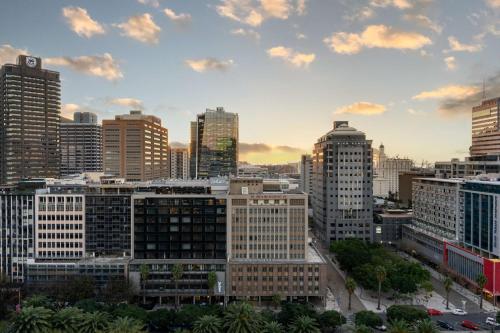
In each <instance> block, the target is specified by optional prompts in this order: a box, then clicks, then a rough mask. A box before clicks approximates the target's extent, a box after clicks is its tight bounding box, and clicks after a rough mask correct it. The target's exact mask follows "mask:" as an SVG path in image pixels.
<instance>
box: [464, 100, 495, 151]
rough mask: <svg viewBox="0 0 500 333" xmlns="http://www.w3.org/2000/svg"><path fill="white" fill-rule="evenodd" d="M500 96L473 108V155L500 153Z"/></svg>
mask: <svg viewBox="0 0 500 333" xmlns="http://www.w3.org/2000/svg"><path fill="white" fill-rule="evenodd" d="M499 121H500V97H497V98H492V99H489V100H485V101H482V103H481V105H478V106H474V107H473V108H472V146H471V149H470V154H471V156H481V155H500V124H499Z"/></svg>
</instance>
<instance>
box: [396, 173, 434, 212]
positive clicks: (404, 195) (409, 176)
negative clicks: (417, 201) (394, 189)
mask: <svg viewBox="0 0 500 333" xmlns="http://www.w3.org/2000/svg"><path fill="white" fill-rule="evenodd" d="M433 177H435V174H434V170H432V169H412V170H411V171H407V172H402V173H400V174H399V193H398V194H399V195H398V197H399V202H400V205H401V207H406V208H411V207H412V204H413V180H414V179H415V178H433Z"/></svg>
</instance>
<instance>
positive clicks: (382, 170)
mask: <svg viewBox="0 0 500 333" xmlns="http://www.w3.org/2000/svg"><path fill="white" fill-rule="evenodd" d="M377 164H378V166H377V169H376V172H377V176H376V177H375V178H374V179H373V184H374V185H373V195H376V196H380V197H384V198H387V197H394V198H395V199H398V198H399V174H400V173H402V172H408V171H410V170H411V168H412V166H413V161H412V160H410V159H407V158H399V157H395V158H389V157H387V155H386V154H385V147H384V145H383V144H382V145H380V147H379V153H378V163H377Z"/></svg>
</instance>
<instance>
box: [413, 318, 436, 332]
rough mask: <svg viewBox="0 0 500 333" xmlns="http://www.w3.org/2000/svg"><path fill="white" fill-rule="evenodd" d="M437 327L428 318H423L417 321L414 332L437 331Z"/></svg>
mask: <svg viewBox="0 0 500 333" xmlns="http://www.w3.org/2000/svg"><path fill="white" fill-rule="evenodd" d="M437 332H438V329H437V327H436V325H434V323H433V322H432V321H431V320H430V319H425V320H421V321H419V322H418V324H417V326H416V328H415V333H437Z"/></svg>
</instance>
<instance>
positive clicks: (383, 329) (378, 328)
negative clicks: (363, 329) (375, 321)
mask: <svg viewBox="0 0 500 333" xmlns="http://www.w3.org/2000/svg"><path fill="white" fill-rule="evenodd" d="M375 329H376V330H379V331H382V332H385V331H387V327H385V325H380V326H375Z"/></svg>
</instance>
